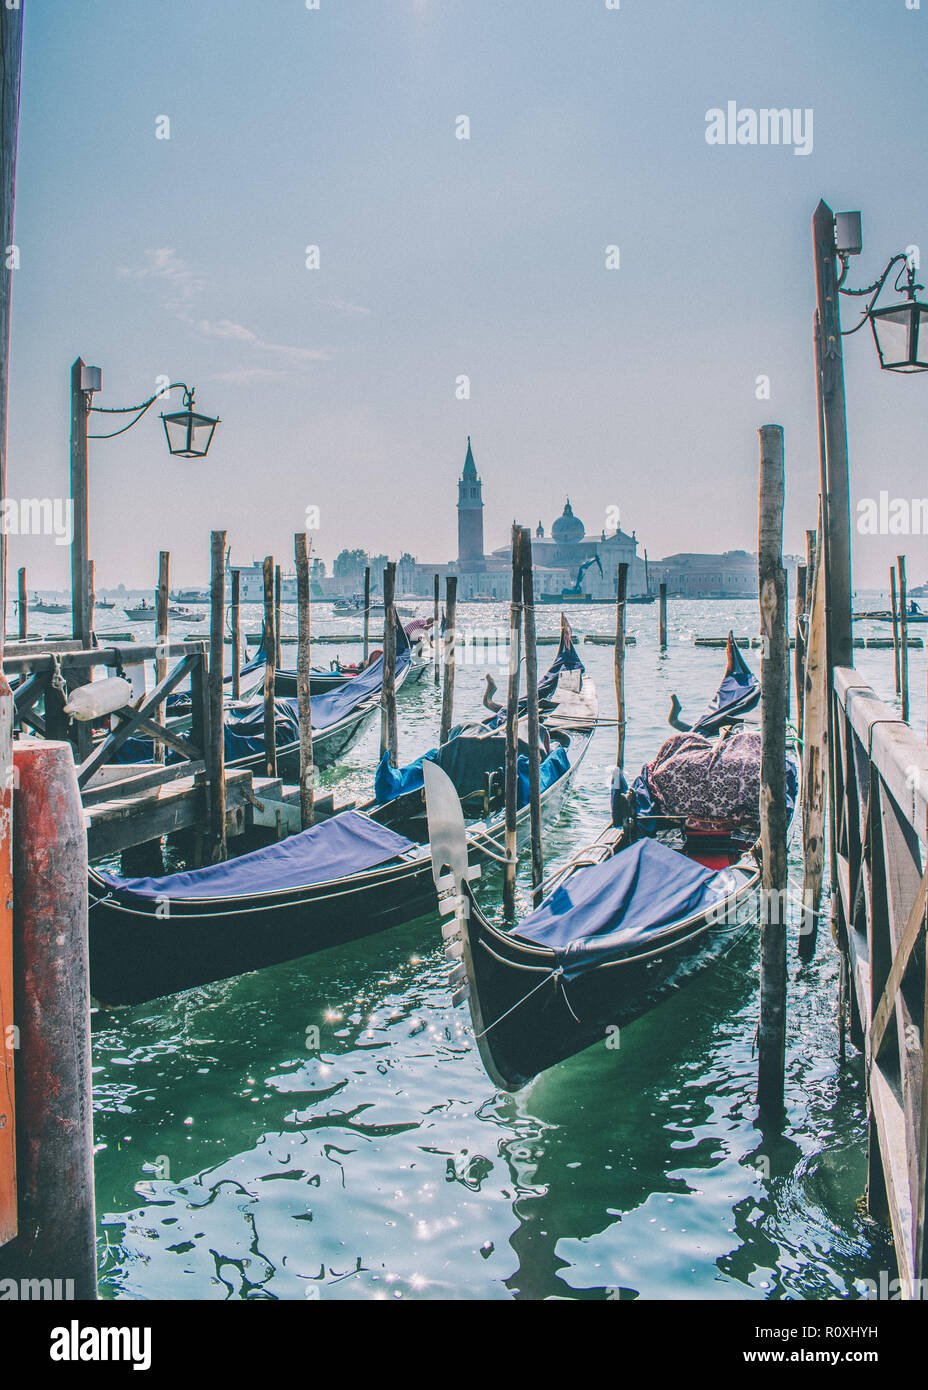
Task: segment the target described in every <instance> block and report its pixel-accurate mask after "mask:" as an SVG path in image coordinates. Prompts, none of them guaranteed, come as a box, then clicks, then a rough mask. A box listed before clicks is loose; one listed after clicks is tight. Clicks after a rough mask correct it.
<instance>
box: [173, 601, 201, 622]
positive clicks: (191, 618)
mask: <svg viewBox="0 0 928 1390" xmlns="http://www.w3.org/2000/svg"><path fill="white" fill-rule="evenodd" d="M205 616H206V615H205V613H198V612H197V611H196V610H195V609H193V608H186V607H185V606H184V605H183V604H182V603H169V604H168V617H170V618H183V619H184V620H185V621H186V622H188V623H202V621H203V619H204V617H205Z"/></svg>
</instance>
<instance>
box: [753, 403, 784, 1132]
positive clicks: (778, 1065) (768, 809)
mask: <svg viewBox="0 0 928 1390" xmlns="http://www.w3.org/2000/svg"><path fill="white" fill-rule="evenodd" d="M760 454H761V457H760V505H759V526H758V542H757V552H758V590H759V594H760V617H761V630H762V633H763V637H764V646H763V650H762V655H761V689H762V696H761V770H760V816H761V855H762V859H763V872H762V878H761V919H760V922H761V926H760V951H761V964H760V1025H759V1029H758V1053H759V1059H758V1085H757V1099H758V1104H759V1106H760V1109H761V1112H762V1113H763V1114H765V1115H774V1114H777V1115H778V1114H780V1113H781V1112H782V1108H783V1094H784V1079H785V1076H784V1074H785V1061H786V982H787V971H786V880H787V860H786V832H787V824H788V822H787V815H786V720H787V714H788V708H787V699H788V696H787V688H788V687H787V681H788V676H789V663H788V657H787V652H788V648H787V641H786V637H787V632H786V572H785V570H784V569H783V502H784V490H785V472H784V464H783V430H782V428H781V427H780V426H779V425H764V426H763V427H762V428H761V430H760Z"/></svg>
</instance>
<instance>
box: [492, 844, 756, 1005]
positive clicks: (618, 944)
mask: <svg viewBox="0 0 928 1390" xmlns="http://www.w3.org/2000/svg"><path fill="white" fill-rule="evenodd" d="M729 881H730V880H729V879H728V877H727V875H724V874H722V875H720V874H718V873H717V872H716V871H715V870H713V869H707V868H705V867H704V866H703V865H702V864H697V863H696V862H695V861H694V860H692V859H688V858H687V857H686V855H684V854H678V853H677V851H676V850H673V849H670V848H669V847H668V846H667V845H664V844H661V843H660V841H659V840H647V839H645V840H637V841H636V842H635V843H634V844H633V845H630V846H629V847H628V849H623V850H621V851H620V852H619V853H618V854H615V855H613V857H612V858H611V859H607V860H606V862H605V863H604V864H597V865H596V866H595V867H593V868H589V869H584V870H583V872H582V873H577V874H573V875H572V876H571V877H570V878H569V879H568V880H567V882H566V883H564V884H562V885H561V887H560V888H558V889H557V890H556V891H555V892H554V893H553V894H552V896H551V898H550V899H549V900H548V902H546V903H545V904H544V905H543V906H542V907H540V908H538V909H537V911H535V912H533V913H532V914H531V916H529V917H527V918H526V919H525V921H523V922H522V923H520V925H519V927H518V930H517V933H516V934H517V935H518V936H520V937H524V938H525V939H526V940H528V941H533V942H535V943H537V944H538V945H539V946H547V947H548V948H549V949H550V950H553V951H555V952H556V953H557V958H558V964H559V965H561V966H562V967H563V969H564V974H565V976H566V977H567V978H568V979H570V978H572V977H575V976H577V975H580V974H582V973H583V972H584V971H585V970H589V969H591V968H592V967H594V966H597V965H602V964H603V963H604V962H605V961H608V960H611V959H612V960H617V959H621V957H622V956H625V955H629V954H634V953H636V952H637V951H638V950H641V949H645V950H646V949H647V948H648V943H649V942H650V941H651V940H652V938H654V937H655V936H656V935H657V933H659V932H661V931H662V930H664V929H665V928H667V927H670V926H672V925H673V923H675V922H678V921H682V920H683V919H684V918H686V917H689V916H690V915H691V914H692V913H694V912H698V911H700V910H703V909H706V908H708V907H711V905H712V904H713V902H715V901H716V900H717V899H718V896H719V892H718V889H719V887H720V886H721V884H722V883H723V882H725V883H728V882H729ZM713 885H715V886H713Z"/></svg>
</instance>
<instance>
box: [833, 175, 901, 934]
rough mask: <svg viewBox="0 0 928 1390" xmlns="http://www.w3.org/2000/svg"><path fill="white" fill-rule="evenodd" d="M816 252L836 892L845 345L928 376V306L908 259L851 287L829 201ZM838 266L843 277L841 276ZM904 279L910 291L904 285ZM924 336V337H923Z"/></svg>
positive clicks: (840, 229) (855, 229)
mask: <svg viewBox="0 0 928 1390" xmlns="http://www.w3.org/2000/svg"><path fill="white" fill-rule="evenodd" d="M812 236H813V243H814V248H815V283H816V291H817V298H818V308H817V313H816V320H815V350H816V351H815V357H816V387H817V393H818V405H819V418H820V421H821V442H822V449H821V495H822V536H823V543H824V557H823V558H824V579H825V648H826V659H825V666H826V672H827V691H828V705H827V707H828V751H829V762H830V768H829V773H830V775H829V784H830V786H829V810H830V816H829V821H830V837H829V838H830V850H831V871H832V872H831V881H832V892H833V893H834V892H835V887H834V885H835V884H836V882H837V878H836V862H837V847H836V824H835V782H836V778H835V775H834V773H835V767H836V758H837V750H836V748H835V738H834V706H833V699H832V693H831V692H832V690H833V685H834V668H835V667H836V666H850V665H851V664H852V662H853V641H852V616H851V527H850V482H849V474H848V456H847V410H846V402H845V395H844V355H843V349H842V338H845V337H849V336H851V335H852V334H854V333H857V332H859V330H860V329H861V328H862V327H863V326H864V324H865V323H869V324H870V328H871V331H872V333H873V341H874V343H875V345H876V350H877V354H878V356H879V361H880V367H881V368H882V369H883V370H884V371H894V372H917V371H925V370H928V306H926V305H924V304H921V303H920V302H919V301H918V299H917V298H916V291H917V290H920V289H922V288H923V286H921V285H918V284H916V282H915V268H914V266H913V265H912V263H911V262H910V260H909V258H908V256H906V255H903V254H901V253H900V254H897V255H895V256H892V257H891V258H890V260H889V262H888V264H887V265H886V268H885V269H884V271H883V272H882V274H881V275H880V276H878V277H877V279H876V280H874V281H873V283H872V284H870V285H866V286H864V288H862V289H859V290H854V289H850V288H849V287H848V286H846V284H845V281H846V280H847V275H848V269H849V265H850V260H851V258H852V257H853V256H857V255H859V254H860V252H861V250H862V249H863V240H862V237H861V218H860V213H859V212H841V213H838V214H837V216H836V215H835V214H834V213H833V212H832V210H831V208H830V207H829V206H828V204H827V203H825V202H824V201H822V202H820V203H819V205H818V207H817V208H816V210H815V214H814V216H813V219H812ZM839 262H840V266H841V271H840V275H839V273H838V264H839ZM896 266H899V267H900V268H899V272H898V274H897V276H896V280H895V289H896V290H897V292H898V293H900V294H905V296H906V298H905V300H904V301H903V303H901V304H893V305H889V306H886V307H884V308H881V309H878V308H877V307H876V305H877V301H878V299H879V297H880V295H881V294H882V292H883V289H884V287H885V285H886V283H887V281H888V279H889V277H890V275H891V273H892V271H893V269H894V268H895V267H896ZM903 274H905V275H906V285H905V287H904V288H903V287H902V286H901V284H900V281H901V279H902V276H903ZM842 294H843V295H849V296H857V297H862V298H866V300H867V303H866V307H865V308H864V310H863V314H862V317H861V320H860V322H859V323H858V324H856V325H855V326H854V327H853V328H850V329H847V330H842V328H841V308H840V301H841V295H842ZM923 330H924V331H923ZM833 902H834V910H835V911H836V912H837V927H838V934H839V942H840V944H841V946H842V949H846V947H845V940H846V923H845V922H844V921H843V919H842V914H841V906H840V895H836V896H835V898H834V900H833Z"/></svg>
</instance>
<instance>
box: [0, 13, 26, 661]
mask: <svg viewBox="0 0 928 1390" xmlns="http://www.w3.org/2000/svg"><path fill="white" fill-rule="evenodd" d="M22 50H23V12H22V7H21V5H17V6H16V7H15V8H14V7H12V6H10V5H7V6H6V7H5V9H4V11H3V23H2V25H0V251H2V253H3V265H2V268H0V497H6V495H7V492H6V418H7V392H8V387H9V375H10V316H11V310H12V303H13V262H12V260H11V259H10V255H9V254H8V252H7V247H12V246H13V244H14V238H13V209H14V204H15V194H16V151H17V144H18V137H19V88H20V73H21V69H22ZM6 560H7V540H6V534H5V532H2V531H0V615H2V617H3V621H2V623H0V657H2V655H3V642H4V637H5V629H6V621H5V619H6ZM25 577H26V576H25V570H21V571H20V585H21V587H22V586H23V585H24V584H25ZM20 598H22V594H21V593H20ZM24 612H25V609H22V608H21V609H20V619H19V621H20V631H21V634H23V635H24V629H23V627H22V624H23V622H24V617H23V614H24Z"/></svg>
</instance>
